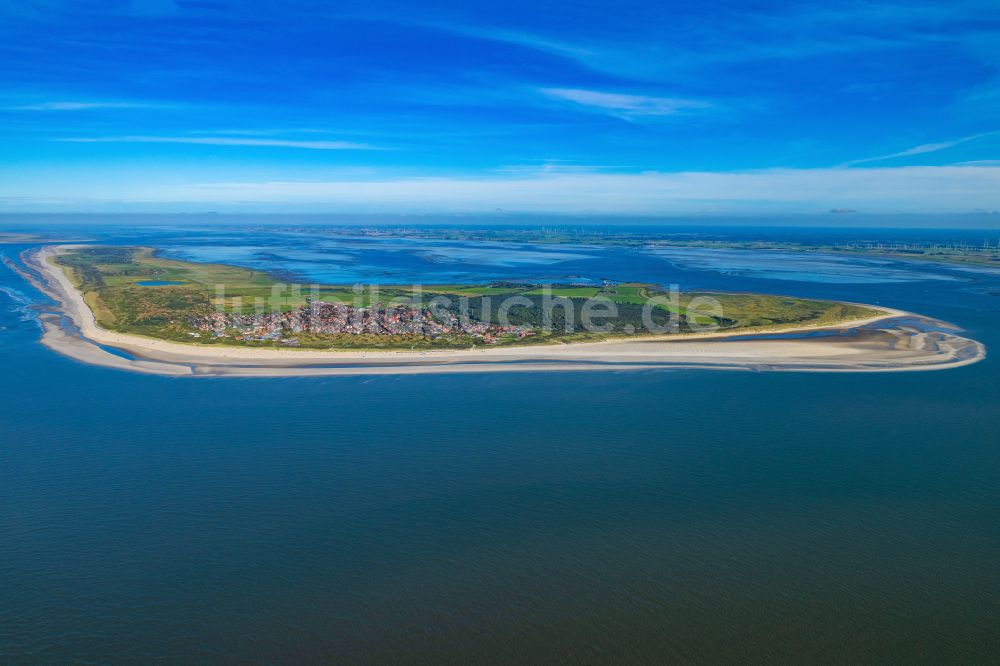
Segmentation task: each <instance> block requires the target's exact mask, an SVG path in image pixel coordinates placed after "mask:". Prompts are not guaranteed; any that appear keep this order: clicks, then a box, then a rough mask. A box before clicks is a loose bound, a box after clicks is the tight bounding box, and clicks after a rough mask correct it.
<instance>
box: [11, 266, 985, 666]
mask: <svg viewBox="0 0 1000 666" xmlns="http://www.w3.org/2000/svg"><path fill="white" fill-rule="evenodd" d="M15 249H16V248H15ZM4 251H5V252H6V253H7V254H8V255H9V256H10V255H12V254H14V252H12V250H11V249H10V248H9V247H8V248H6V249H4ZM470 252H471V250H470ZM538 252H544V250H538ZM574 254H575V253H574ZM582 254H587V253H585V252H583V253H582ZM354 256H355V257H356V259H357V261H356V263H354V264H351V269H352V270H355V271H367V270H369V269H368V268H366V267H372V268H373V269H374V270H376V271H377V270H379V269H381V268H384V267H383V266H380V265H379V262H378V261H376V259H377V257H376V255H375V254H363V253H362V254H360V255H354ZM593 256H594V257H596V259H595V258H589V257H591V255H589V254H588V255H587V257H588V258H584V259H576V258H574V259H572V260H568V261H567V262H565V263H563V262H558V264H559V265H555V266H552V265H545V266H544V267H543V268H539V267H538V266H537V265H536V266H534V267H531V266H530V265H529V264H528V263H523V264H518V265H517V266H515V268H517V269H518V270H520V271H521V274H522V275H530V274H538V273H539V272H541V271H546V272H552V273H555V272H561V273H577V274H583V275H584V276H585V277H586V276H590V277H593V278H595V279H596V278H597V277H599V275H600V274H601V273H602V272H605V271H606V272H609V273H616V274H621V273H624V272H626V270H627V269H634V270H635V272H637V273H643V275H641V276H637V277H638V278H639V279H650V277H649V276H654V275H656V276H660V279H661V281H663V282H669V281H674V280H677V281H679V282H681V284H682V285H684V286H688V285H691V286H693V287H698V288H722V287H725V286H726V285H728V286H729V287H730V288H740V289H741V290H751V289H756V290H762V291H772V292H780V293H794V294H803V295H816V296H828V297H838V298H847V299H849V300H855V301H867V302H873V301H878V302H880V303H883V304H885V305H890V306H896V307H901V308H904V309H911V310H915V311H918V312H921V313H923V314H928V315H931V316H937V317H941V318H943V319H945V320H948V321H953V322H955V323H958V324H960V325H962V326H964V327H966V328H967V329H968V331H969V333H968V334H969V335H971V336H972V337H975V338H977V339H980V340H983V341H984V342H986V343H987V344H988V345H990V346H991V351H992V349H993V348H994V347H993V344H994V343H996V342H998V341H1000V340H998V336H997V330H998V327H997V325H998V323H1000V311H998V310H1000V298H998V297H997V296H993V295H990V294H991V293H1000V287H998V284H1000V280H998V279H997V277H995V276H992V275H989V274H973V275H971V276H969V275H967V276H965V277H964V278H962V279H961V280H958V279H956V280H934V279H930V280H915V281H908V282H903V283H884V282H883V283H828V282H824V283H810V282H801V281H797V280H788V279H784V280H780V281H779V280H767V279H764V278H753V277H748V276H745V275H743V276H740V275H726V274H723V273H720V272H719V271H717V270H714V269H705V270H687V271H686V270H683V269H678V268H676V267H674V266H672V265H671V264H670V263H669V262H666V261H663V260H662V259H661V258H657V257H650V258H636V257H635V256H634V255H629V254H615V252H609V251H606V250H601V251H599V252H597V253H596V254H595V255H593ZM424 263H425V262H424V260H423V259H422V258H420V257H419V256H417V255H406V256H404V257H401V258H400V259H399V261H398V263H397V264H396V265H395V268H392V267H388V268H387V270H397V271H406V272H409V273H414V274H415V273H418V272H419V270H421V266H423V264H424ZM428 265H430V266H431V268H429V269H427V270H431V271H436V270H442V271H443V272H444V273H446V274H449V275H450V274H451V273H450V271H451V270H452V269H451V268H449V267H447V266H445V267H444V268H442V265H441V264H437V263H433V262H431V263H430V264H428ZM359 266H360V267H361V268H359ZM283 268H286V269H287V266H283ZM470 270H485V269H483V268H482V267H480V266H478V265H474V266H471V267H470ZM493 270H496V271H498V272H500V273H503V274H506V273H505V271H506V270H507V268H504V267H496V266H495V267H493ZM847 270H850V269H849V268H848V269H847ZM859 270H860V269H859ZM865 270H867V269H865ZM924 270H926V269H924ZM585 271H589V272H587V273H584V272H585ZM657 271H659V272H657ZM930 272H932V273H937V272H938V271H937V269H936V268H935V270H933V271H930ZM946 272H947V273H948V274H950V275H955V276H958V275H959V273H958V272H955V271H946ZM356 274H357V273H356ZM0 287H2V288H3V289H0V360H2V361H3V368H4V377H3V380H2V382H0V662H4V663H32V662H37V663H42V662H45V663H51V662H65V663H72V662H76V663H107V662H112V663H140V662H141V663H148V662H150V661H152V660H154V659H159V660H162V661H165V662H167V663H205V662H206V661H210V662H226V663H234V662H235V663H248V662H258V663H259V662H264V663H313V662H327V663H328V662H331V661H333V662H337V663H357V662H368V663H386V662H392V663H456V664H466V663H637V662H643V663H666V662H671V661H699V662H720V661H722V662H745V661H757V662H774V661H783V662H786V663H787V662H792V663H806V662H820V663H822V662H839V663H844V662H859V661H863V662H868V663H871V662H878V661H895V662H900V663H956V662H963V663H991V662H995V660H996V656H997V655H998V654H1000V638H998V635H997V632H996V618H997V617H1000V567H997V566H996V560H997V554H998V553H1000V437H998V435H997V432H998V430H997V425H998V423H1000V407H998V406H1000V381H998V379H1000V375H998V366H997V361H996V359H995V358H994V357H992V356H991V357H990V358H987V360H986V361H984V362H982V363H979V364H976V365H974V366H970V367H966V368H960V369H956V370H949V371H944V372H927V373H898V374H858V375H850V374H845V375H831V374H799V373H788V374H784V373H773V374H769V373H750V372H747V373H740V372H727V373H720V372H706V371H701V372H698V371H670V372H638V373H582V374H579V373H577V374H572V375H560V374H538V373H510V374H503V375H483V376H475V375H472V376H465V375H456V376H424V377H419V376H416V377H383V378H362V379H356V378H322V379H310V378H283V379H251V380H229V379H202V380H190V379H177V378H160V377H152V376H142V375H134V374H127V373H121V372H117V371H114V370H109V369H104V368H95V367H90V366H84V365H80V364H77V363H75V362H73V361H70V360H68V359H65V358H62V357H60V356H57V355H54V354H52V353H50V352H48V351H47V350H45V349H44V348H42V347H41V346H40V345H38V344H37V343H36V340H37V338H38V336H39V331H38V328H37V326H36V324H35V323H34V321H33V320H32V318H31V317H30V311H28V310H26V309H25V306H26V302H29V301H31V300H32V299H35V300H37V297H36V296H35V295H34V294H32V293H31V290H30V288H29V287H27V286H26V285H25V284H23V283H22V282H20V280H19V278H18V277H17V276H16V275H14V274H13V273H11V272H9V271H7V270H6V269H2V270H0Z"/></svg>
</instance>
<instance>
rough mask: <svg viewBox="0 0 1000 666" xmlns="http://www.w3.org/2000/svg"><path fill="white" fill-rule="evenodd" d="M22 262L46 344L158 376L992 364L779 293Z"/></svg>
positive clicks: (902, 328) (115, 259) (941, 336)
mask: <svg viewBox="0 0 1000 666" xmlns="http://www.w3.org/2000/svg"><path fill="white" fill-rule="evenodd" d="M22 258H23V263H24V268H23V269H22V274H23V275H24V276H25V277H26V278H28V279H29V280H32V281H33V282H34V283H35V284H36V286H38V287H39V288H40V289H42V290H43V291H45V292H46V293H47V294H49V295H50V296H51V297H52V298H53V300H55V301H57V302H58V303H59V304H60V310H59V314H60V315H64V316H65V317H68V319H69V320H70V322H71V325H70V326H67V322H65V321H64V320H63V319H61V318H60V317H59V316H56V315H55V314H54V313H53V314H49V315H45V316H43V317H42V322H43V325H44V327H45V329H46V333H45V337H44V338H43V342H44V343H45V344H46V345H48V346H49V347H50V348H52V349H55V350H56V351H59V352H61V353H64V354H67V355H70V356H72V357H74V358H76V359H78V360H83V361H86V362H89V363H98V364H101V365H108V366H112V367H118V368H122V369H129V370H134V371H139V372H150V373H156V374H176V375H199V376H200V375H236V376H262V375H272V376H273V375H330V374H413V373H423V372H490V371H500V370H507V371H511V370H516V371H529V370H548V371H556V370H562V371H566V370H639V369H656V368H678V367H686V368H692V367H705V368H716V369H755V370H762V369H773V370H819V371H876V370H913V369H940V368H944V367H953V366H956V365H963V364H967V363H971V362H975V361H976V360H979V359H980V358H982V357H983V356H984V355H985V349H984V348H983V346H982V345H981V344H980V343H978V342H976V341H973V340H968V339H966V338H962V337H960V336H958V335H956V334H955V333H953V332H950V331H947V330H941V329H942V327H940V326H936V327H922V326H920V323H919V320H920V318H919V317H916V316H915V315H910V314H908V313H903V312H900V311H897V310H890V309H887V308H876V307H872V306H867V305H861V304H853V303H839V302H834V301H824V300H816V299H801V298H791V297H787V296H780V295H763V294H735V293H725V294H723V293H677V292H670V291H666V290H663V289H662V288H659V287H656V286H654V285H647V284H639V283H624V284H611V283H607V282H605V283H604V284H601V285H593V284H556V285H539V284H534V283H519V282H505V283H491V284H481V285H476V284H465V285H408V286H403V285H302V284H296V283H291V282H288V281H282V280H280V279H279V278H278V276H275V275H272V274H270V273H267V272H262V271H255V270H253V269H250V268H244V267H238V266H229V265H225V264H207V263H199V262H186V261H179V260H176V259H170V258H166V257H162V256H160V255H159V254H158V253H157V251H156V250H155V249H154V248H149V247H120V246H98V245H61V246H46V247H43V248H39V249H36V250H32V251H30V252H27V253H25V254H24V255H22ZM891 322H897V323H896V325H889V324H891ZM879 324H885V325H884V326H877V325H879ZM932 328H934V329H936V330H931V329H932ZM823 332H827V333H828V334H827V335H823V334H822V333H823ZM845 332H850V333H851V334H850V335H845V334H844V333H845ZM805 333H808V335H804V334H805ZM817 333H818V334H819V335H817Z"/></svg>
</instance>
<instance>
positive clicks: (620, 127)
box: [0, 0, 1000, 214]
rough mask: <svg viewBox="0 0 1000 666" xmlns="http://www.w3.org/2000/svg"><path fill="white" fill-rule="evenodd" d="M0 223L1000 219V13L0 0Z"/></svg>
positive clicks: (822, 6)
mask: <svg viewBox="0 0 1000 666" xmlns="http://www.w3.org/2000/svg"><path fill="white" fill-rule="evenodd" d="M0 82H2V85H0V139H2V144H0V145H2V149H0V157H2V159H0V210H4V211H34V210H38V211H104V210H107V211H113V210H122V211H175V210H191V211H203V210H224V211H225V210H233V211H254V212H266V211H302V212H319V211H324V212H340V211H345V212H428V211H429V212H460V211H477V212H478V211H493V210H495V209H497V208H501V209H504V210H509V211H523V212H555V213H588V212H591V213H601V214H607V213H625V214H674V213H679V214H680V213H683V214H686V213H706V212H707V213H733V214H738V213H753V214H759V213H762V212H764V213H771V212H774V213H782V212H792V213H803V212H822V211H825V210H829V209H831V208H850V209H857V210H861V211H864V212H898V211H919V212H955V211H957V212H964V211H973V210H977V209H986V210H993V209H1000V4H998V3H997V2H996V1H995V0H992V1H988V2H984V1H963V0H957V1H953V2H934V3H920V2H912V1H911V2H892V3H890V2H881V1H873V2H836V1H832V2H822V3H810V2H756V1H754V0H740V1H733V2H729V1H722V2H718V1H716V2H712V1H706V0H702V1H697V2H668V1H660V2H634V1H632V0H618V1H616V2H614V3H609V2H590V1H576V2H553V1H548V2H546V1H544V0H533V1H532V2H522V1H520V0H508V1H506V2H502V3H498V2H490V3H478V2H473V1H465V2H440V1H438V2H433V1H432V2H422V3H413V2H411V3H399V2H382V1H379V0H375V1H366V2H321V1H318V0H313V1H307V0H285V1H283V2H276V1H271V2H264V1H260V0H242V1H240V2H236V1H235V0H232V1H229V2H227V1H223V0H133V1H131V2H129V1H127V0H120V1H112V0H75V1H72V2H69V1H66V2H54V1H48V0H4V1H2V2H0Z"/></svg>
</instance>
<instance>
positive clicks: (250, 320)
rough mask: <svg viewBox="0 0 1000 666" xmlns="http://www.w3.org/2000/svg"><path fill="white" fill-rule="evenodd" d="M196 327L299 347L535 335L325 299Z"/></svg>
mask: <svg viewBox="0 0 1000 666" xmlns="http://www.w3.org/2000/svg"><path fill="white" fill-rule="evenodd" d="M190 323H191V325H192V326H193V327H194V328H195V329H196V331H197V332H196V333H193V334H192V335H195V336H198V337H200V336H201V335H202V334H208V335H211V336H212V337H216V338H222V337H233V338H235V339H237V340H245V341H249V340H258V341H265V340H276V341H279V342H281V343H284V344H295V343H296V342H297V340H296V339H295V338H294V337H293V336H295V335H296V334H299V333H311V334H313V335H344V334H348V335H421V336H427V337H437V336H441V335H469V336H476V337H480V338H482V340H483V342H485V343H487V344H493V343H495V342H496V341H497V336H498V335H502V334H509V335H515V336H517V337H520V338H524V337H528V336H530V335H532V330H531V328H530V327H528V326H502V325H499V324H489V323H486V322H481V321H475V320H471V319H469V318H467V317H463V318H460V317H458V316H456V315H454V314H452V313H449V312H445V313H440V312H438V313H432V312H431V311H430V310H429V309H418V308H412V307H406V306H397V307H382V306H381V304H376V305H375V306H373V307H355V306H351V305H343V304H341V303H328V302H326V301H310V302H309V303H308V304H307V305H304V306H302V307H298V308H295V309H293V310H289V311H287V312H259V313H252V314H231V313H225V312H214V313H212V314H210V315H208V316H206V317H200V318H197V319H194V320H192V321H191V322H190Z"/></svg>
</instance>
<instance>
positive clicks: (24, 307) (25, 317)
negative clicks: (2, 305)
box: [0, 286, 34, 321]
mask: <svg viewBox="0 0 1000 666" xmlns="http://www.w3.org/2000/svg"><path fill="white" fill-rule="evenodd" d="M0 293H3V294H6V296H7V298H9V299H10V300H11V301H12V302H13V304H14V307H12V308H10V312H11V313H13V314H17V315H18V316H19V318H20V321H31V320H32V319H34V315H32V313H31V310H30V309H29V307H30V306H31V305H33V304H34V302H33V301H32V300H31V298H30V297H29V296H27V295H26V294H25V293H24V292H21V291H18V290H17V289H14V288H13V287H4V286H0Z"/></svg>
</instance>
